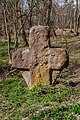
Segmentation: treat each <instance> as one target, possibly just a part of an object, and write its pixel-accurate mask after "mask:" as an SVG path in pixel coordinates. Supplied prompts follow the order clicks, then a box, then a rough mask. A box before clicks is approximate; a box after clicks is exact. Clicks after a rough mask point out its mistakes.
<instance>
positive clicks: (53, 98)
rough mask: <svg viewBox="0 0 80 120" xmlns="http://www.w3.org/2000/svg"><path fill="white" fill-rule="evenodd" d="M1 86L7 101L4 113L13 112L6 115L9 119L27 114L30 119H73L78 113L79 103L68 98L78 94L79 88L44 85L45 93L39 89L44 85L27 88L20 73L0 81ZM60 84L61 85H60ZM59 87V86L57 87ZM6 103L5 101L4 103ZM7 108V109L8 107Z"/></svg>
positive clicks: (19, 118)
mask: <svg viewBox="0 0 80 120" xmlns="http://www.w3.org/2000/svg"><path fill="white" fill-rule="evenodd" d="M0 85H2V86H3V88H2V89H1V94H2V96H4V97H5V98H6V100H7V101H8V102H9V105H8V106H4V107H3V111H4V115H5V116H6V113H7V112H8V111H9V109H10V110H13V113H12V114H11V115H10V116H8V118H7V119H10V120H21V119H22V118H23V117H26V116H28V117H29V119H30V120H49V119H51V118H54V120H62V119H64V120H75V116H76V115H78V114H80V104H79V103H76V102H75V100H74V102H72V101H71V100H70V99H71V97H72V95H73V96H75V95H76V96H78V95H79V94H80V89H79V88H78V89H73V88H66V87H61V88H60V87H59V85H57V86H56V87H54V88H51V87H47V86H46V87H45V88H48V89H49V92H48V93H47V94H43V93H42V92H41V91H42V89H43V88H44V86H41V85H39V86H37V87H36V88H33V89H31V90H29V89H28V88H27V87H26V85H25V82H24V80H23V78H22V77H21V75H20V74H18V75H17V76H15V77H10V78H7V79H5V80H1V81H0ZM60 86H61V85H60ZM58 87H59V88H58ZM5 105H6V103H5ZM8 108H9V109H8Z"/></svg>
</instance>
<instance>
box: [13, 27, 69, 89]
mask: <svg viewBox="0 0 80 120" xmlns="http://www.w3.org/2000/svg"><path fill="white" fill-rule="evenodd" d="M49 39H50V38H49V27H48V26H34V27H32V28H31V29H30V36H29V48H22V49H18V50H17V51H15V52H14V53H13V55H12V67H13V68H17V69H20V70H21V72H22V75H23V77H24V79H25V80H26V83H27V86H28V87H29V88H33V87H35V86H37V85H39V84H41V85H52V84H53V83H54V82H55V80H56V79H57V78H58V76H59V74H60V72H61V71H62V70H63V69H64V68H66V67H67V66H68V63H69V56H68V53H67V51H66V50H65V49H63V48H50V46H49Z"/></svg>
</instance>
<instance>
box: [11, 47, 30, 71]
mask: <svg viewBox="0 0 80 120" xmlns="http://www.w3.org/2000/svg"><path fill="white" fill-rule="evenodd" d="M27 58H29V49H28V48H19V49H17V50H16V51H14V52H13V54H12V67H13V68H18V69H24V70H26V69H29V59H27Z"/></svg>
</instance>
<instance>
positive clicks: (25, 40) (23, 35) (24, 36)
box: [20, 9, 29, 46]
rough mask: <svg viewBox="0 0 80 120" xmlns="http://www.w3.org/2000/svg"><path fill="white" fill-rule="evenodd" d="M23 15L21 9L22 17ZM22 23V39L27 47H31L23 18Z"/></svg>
mask: <svg viewBox="0 0 80 120" xmlns="http://www.w3.org/2000/svg"><path fill="white" fill-rule="evenodd" d="M21 15H22V11H21V9H20V16H21ZM20 23H21V28H22V39H23V41H24V42H25V46H29V44H28V41H27V38H26V32H25V29H24V21H23V17H21V19H20Z"/></svg>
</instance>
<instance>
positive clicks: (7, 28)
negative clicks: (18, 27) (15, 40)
mask: <svg viewBox="0 0 80 120" xmlns="http://www.w3.org/2000/svg"><path fill="white" fill-rule="evenodd" d="M4 22H5V29H6V35H7V40H8V56H9V63H11V56H10V42H11V36H10V30H9V26H8V18H7V13H6V5H4Z"/></svg>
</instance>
